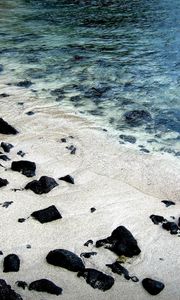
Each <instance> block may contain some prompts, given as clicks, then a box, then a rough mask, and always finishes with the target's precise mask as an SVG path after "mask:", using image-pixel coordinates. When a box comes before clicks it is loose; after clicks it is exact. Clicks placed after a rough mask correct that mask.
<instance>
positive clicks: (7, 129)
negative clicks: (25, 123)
mask: <svg viewBox="0 0 180 300" xmlns="http://www.w3.org/2000/svg"><path fill="white" fill-rule="evenodd" d="M0 133H2V134H17V133H18V131H17V130H16V129H15V128H14V127H12V126H11V125H9V124H8V123H7V122H6V121H4V120H3V119H2V118H0Z"/></svg>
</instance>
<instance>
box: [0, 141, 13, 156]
mask: <svg viewBox="0 0 180 300" xmlns="http://www.w3.org/2000/svg"><path fill="white" fill-rule="evenodd" d="M1 147H2V148H3V150H4V152H7V153H9V152H10V150H11V149H12V148H13V147H14V146H13V145H12V144H9V143H4V142H1Z"/></svg>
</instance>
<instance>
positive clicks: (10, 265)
mask: <svg viewBox="0 0 180 300" xmlns="http://www.w3.org/2000/svg"><path fill="white" fill-rule="evenodd" d="M3 266H4V270H3V272H5V273H7V272H18V271H19V268H20V259H19V257H18V256H17V255H16V254H9V255H7V256H6V257H5V258H4V265H3Z"/></svg>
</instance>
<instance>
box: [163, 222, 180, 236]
mask: <svg viewBox="0 0 180 300" xmlns="http://www.w3.org/2000/svg"><path fill="white" fill-rule="evenodd" d="M162 227H163V228H164V229H165V230H167V231H170V233H171V234H177V233H178V230H179V228H178V226H177V224H176V223H175V222H166V223H163V224H162Z"/></svg>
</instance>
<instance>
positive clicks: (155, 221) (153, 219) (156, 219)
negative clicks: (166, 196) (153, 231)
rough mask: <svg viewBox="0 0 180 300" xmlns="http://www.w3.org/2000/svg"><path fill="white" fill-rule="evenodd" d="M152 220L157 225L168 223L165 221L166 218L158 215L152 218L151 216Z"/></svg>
mask: <svg viewBox="0 0 180 300" xmlns="http://www.w3.org/2000/svg"><path fill="white" fill-rule="evenodd" d="M150 219H151V220H152V222H153V223H154V224H155V225H158V224H159V223H163V222H165V221H166V220H165V219H164V217H162V216H158V215H151V216H150Z"/></svg>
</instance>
